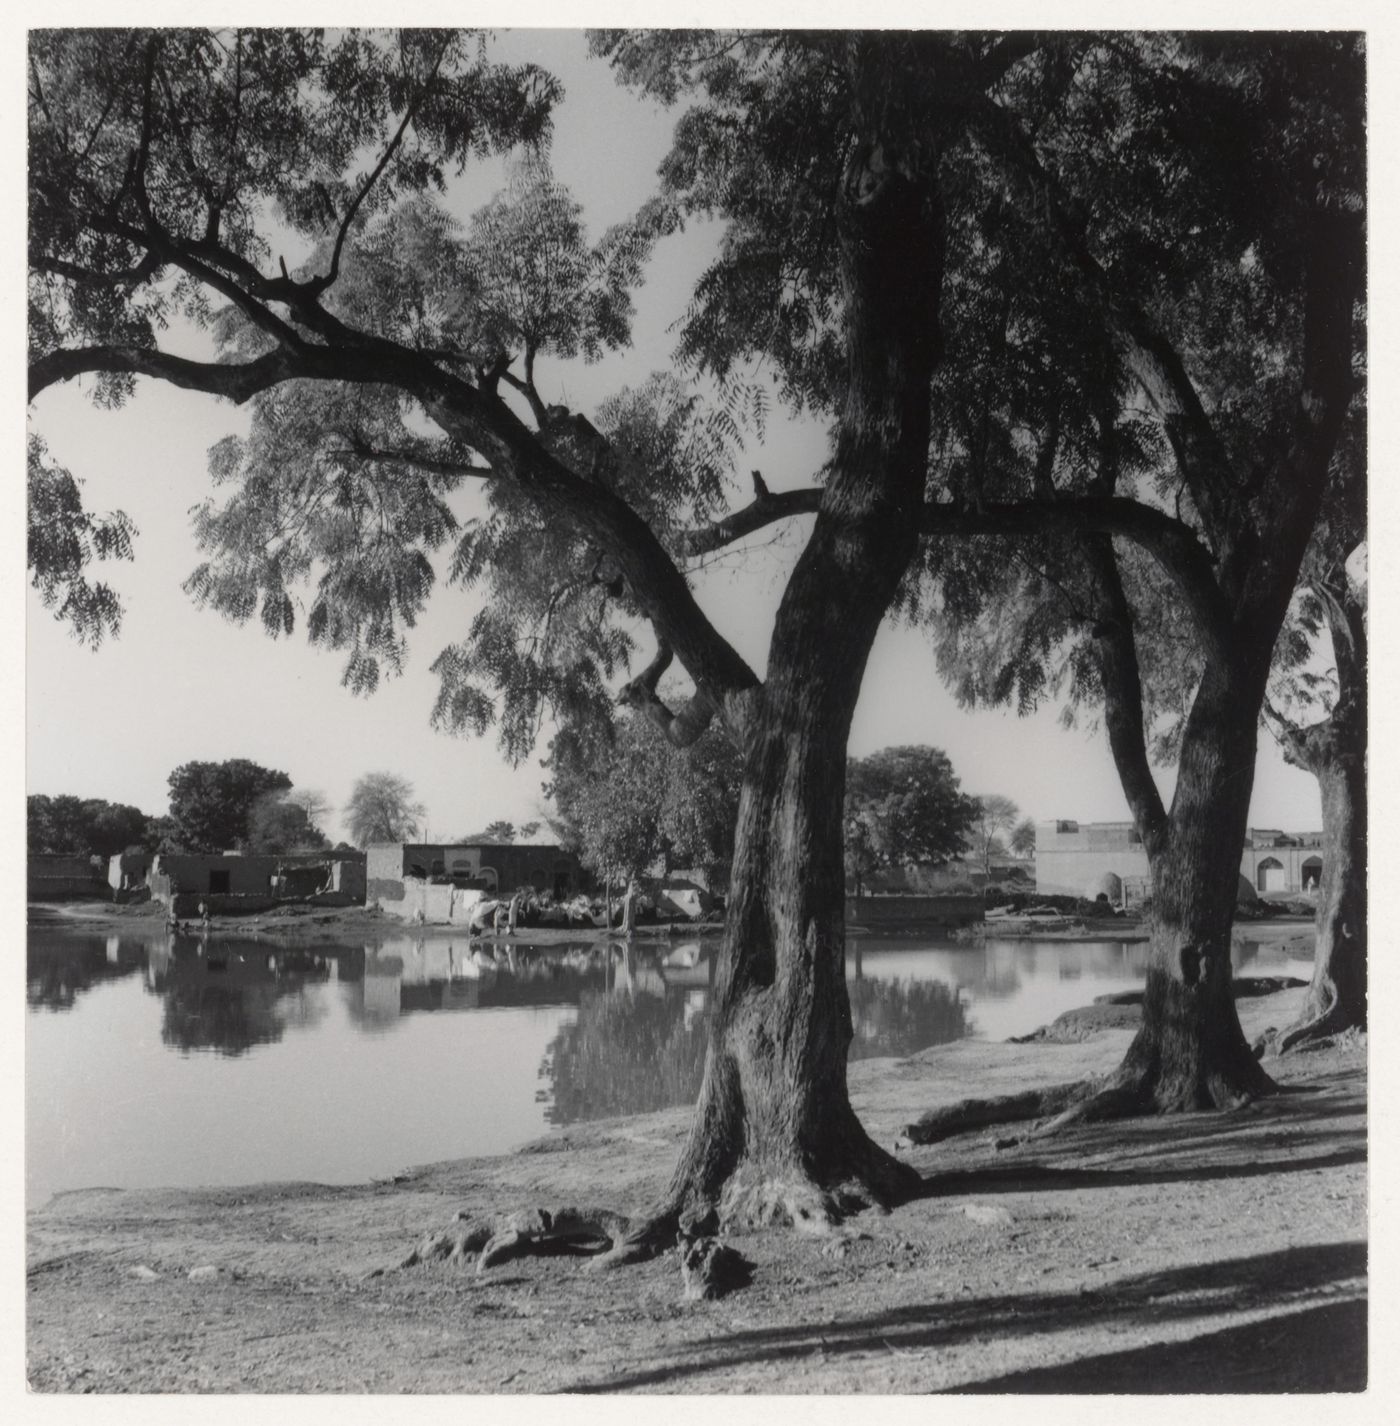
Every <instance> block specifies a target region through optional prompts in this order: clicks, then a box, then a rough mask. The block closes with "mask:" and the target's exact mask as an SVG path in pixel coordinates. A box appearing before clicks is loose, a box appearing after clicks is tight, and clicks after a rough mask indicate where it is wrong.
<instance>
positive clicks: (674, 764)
mask: <svg viewBox="0 0 1400 1426" xmlns="http://www.w3.org/2000/svg"><path fill="white" fill-rule="evenodd" d="M549 771H550V784H549V791H550V795H551V796H552V797H553V799H554V804H555V807H556V809H557V812H558V823H557V825H556V830H557V831H558V832H559V834H560V837H561V840H562V841H563V842H564V844H565V845H566V846H570V847H573V848H576V849H577V851H578V853H579V856H580V859H581V860H582V861H583V863H584V865H585V866H587V867H589V868H591V869H592V870H593V871H595V872H596V873H597V874H598V875H599V876H600V877H605V878H607V877H610V878H612V879H613V880H615V881H620V882H622V883H626V882H627V881H629V880H630V879H631V878H632V877H634V876H638V875H640V874H641V873H643V872H646V871H652V870H655V871H658V872H671V871H675V870H679V869H698V870H701V871H703V872H704V873H706V875H707V876H709V877H710V878H712V879H713V880H714V881H716V882H717V883H719V884H720V885H721V886H722V884H723V882H724V880H725V879H726V877H727V875H728V866H729V861H730V858H731V857H732V855H733V848H734V817H735V810H736V808H737V806H738V801H739V783H740V773H741V768H740V764H739V758H738V755H737V753H736V751H735V749H734V747H733V745H732V744H731V743H730V742H729V741H728V740H727V739H725V738H724V737H723V736H722V735H720V734H719V733H718V731H711V732H707V733H705V734H704V735H703V736H701V737H700V738H699V739H698V740H697V741H696V742H695V743H693V744H692V745H691V746H690V747H688V748H684V749H681V748H674V747H671V746H670V744H668V743H667V742H666V741H665V739H663V738H661V737H658V736H657V733H656V730H655V729H654V728H653V727H652V726H651V725H650V724H649V723H648V722H647V721H646V720H645V719H644V718H642V717H640V716H638V715H636V714H631V715H627V716H624V717H622V718H621V719H619V720H618V723H617V727H616V730H615V732H614V734H613V736H612V737H610V738H608V737H595V738H591V739H588V740H587V741H584V742H580V741H578V740H576V739H574V738H571V737H570V736H568V735H560V736H559V737H556V738H555V740H554V743H553V745H552V749H551V757H550V761H549Z"/></svg>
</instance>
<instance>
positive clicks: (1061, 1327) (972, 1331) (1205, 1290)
mask: <svg viewBox="0 0 1400 1426" xmlns="http://www.w3.org/2000/svg"><path fill="white" fill-rule="evenodd" d="M1365 1274H1366V1245H1365V1244H1364V1243H1355V1242H1339V1243H1326V1244H1318V1245H1314V1246H1308V1247H1297V1248H1286V1249H1282V1250H1280V1251H1277V1252H1272V1253H1259V1254H1256V1255H1253V1256H1250V1257H1244V1258H1231V1259H1226V1260H1225V1261H1223V1262H1211V1263H1195V1264H1189V1265H1187V1266H1184V1267H1179V1268H1172V1269H1169V1270H1166V1271H1163V1272H1152V1273H1143V1274H1139V1275H1137V1276H1135V1277H1127V1278H1123V1279H1121V1280H1120V1281H1118V1282H1110V1283H1106V1284H1105V1285H1104V1286H1103V1287H1101V1288H1099V1289H1096V1290H1094V1291H1090V1292H1084V1291H1076V1292H1057V1293H1042V1294H1036V1293H1026V1294H1023V1295H1017V1294H1003V1295H998V1296H995V1297H984V1298H974V1299H968V1300H958V1299H946V1300H939V1301H934V1302H928V1303H922V1304H918V1305H914V1306H908V1307H899V1308H894V1309H891V1310H890V1311H887V1312H881V1313H876V1314H873V1315H871V1316H869V1317H865V1318H860V1319H856V1320H852V1321H846V1322H834V1323H803V1324H794V1325H791V1326H784V1327H771V1328H760V1329H756V1330H750V1331H742V1332H735V1333H731V1334H730V1335H728V1336H726V1337H718V1338H712V1339H709V1340H706V1341H702V1342H695V1343H689V1344H680V1345H678V1346H675V1347H673V1348H671V1349H670V1350H672V1351H673V1352H674V1356H673V1357H672V1359H671V1360H668V1361H667V1362H666V1363H665V1364H664V1365H662V1366H658V1367H655V1368H646V1369H643V1370H639V1371H636V1372H632V1373H627V1374H618V1375H615V1376H610V1377H608V1378H606V1379H604V1380H601V1381H592V1382H575V1383H571V1384H570V1385H569V1386H568V1387H566V1388H564V1389H565V1390H567V1391H571V1392H616V1391H627V1390H629V1389H636V1388H640V1387H648V1386H665V1387H669V1388H671V1389H673V1390H679V1389H682V1388H683V1387H684V1386H685V1385H686V1383H687V1381H688V1380H690V1381H693V1380H695V1379H708V1380H710V1381H713V1380H714V1379H715V1378H716V1377H718V1376H722V1375H723V1374H724V1373H725V1372H728V1371H732V1370H734V1369H736V1368H739V1367H749V1366H755V1365H761V1364H764V1363H779V1362H784V1361H789V1360H792V1359H795V1358H799V1357H810V1356H811V1355H812V1354H813V1353H814V1352H818V1351H820V1352H821V1353H822V1354H823V1355H824V1356H825V1357H826V1358H827V1359H828V1360H831V1359H833V1358H837V1359H839V1358H841V1357H850V1358H852V1359H853V1358H855V1357H858V1356H862V1355H868V1354H883V1353H884V1352H886V1351H891V1352H895V1353H901V1352H918V1351H922V1350H926V1349H937V1348H946V1347H951V1346H956V1345H958V1344H960V1343H965V1342H969V1341H978V1342H981V1343H986V1344H990V1345H992V1346H994V1345H995V1344H996V1343H997V1342H998V1341H999V1340H1003V1341H1004V1340H1009V1339H1013V1338H1018V1337H1029V1336H1032V1335H1036V1334H1041V1335H1048V1334H1052V1333H1066V1332H1072V1331H1075V1330H1083V1329H1087V1328H1093V1327H1097V1326H1101V1325H1104V1324H1108V1323H1111V1324H1112V1325H1113V1327H1114V1329H1115V1330H1116V1331H1120V1332H1134V1331H1136V1332H1139V1333H1144V1334H1145V1333H1149V1332H1152V1331H1153V1330H1154V1329H1161V1328H1163V1327H1167V1326H1170V1325H1172V1324H1174V1323H1179V1322H1186V1321H1190V1320H1191V1319H1193V1318H1207V1317H1213V1316H1219V1315H1221V1314H1224V1313H1229V1312H1245V1311H1256V1312H1257V1311H1268V1310H1271V1309H1273V1310H1275V1311H1277V1310H1279V1309H1288V1308H1292V1309H1294V1314H1295V1315H1297V1313H1299V1312H1300V1311H1302V1310H1303V1309H1304V1308H1305V1307H1306V1308H1309V1309H1310V1308H1312V1307H1313V1306H1314V1305H1315V1304H1314V1303H1313V1302H1310V1301H1309V1299H1315V1298H1316V1297H1318V1296H1320V1295H1326V1294H1331V1293H1339V1292H1345V1293H1346V1294H1347V1295H1348V1296H1349V1297H1351V1298H1353V1299H1357V1298H1360V1297H1361V1294H1362V1293H1363V1291H1364V1288H1363V1287H1362V1281H1363V1280H1364V1278H1365ZM1327 1305H1328V1306H1331V1307H1335V1306H1338V1305H1341V1304H1337V1303H1331V1304H1327ZM1362 1318H1363V1322H1364V1313H1363V1314H1362ZM1264 1325H1266V1326H1267V1325H1268V1324H1264ZM1351 1326H1352V1330H1353V1333H1355V1321H1354V1320H1353V1321H1352V1324H1351ZM1263 1340H1267V1339H1266V1338H1261V1341H1263ZM1359 1340H1360V1341H1361V1342H1362V1343H1363V1347H1362V1352H1363V1360H1364V1341H1365V1337H1364V1329H1363V1331H1362V1333H1361V1334H1360V1337H1359ZM1158 1345H1160V1346H1162V1347H1164V1348H1165V1346H1166V1345H1168V1344H1158ZM1336 1345H1337V1344H1336V1342H1335V1340H1330V1339H1329V1340H1322V1341H1317V1342H1314V1340H1313V1339H1312V1338H1311V1337H1306V1338H1300V1339H1298V1340H1294V1339H1292V1338H1289V1339H1287V1340H1286V1341H1285V1343H1284V1346H1283V1347H1282V1348H1280V1349H1279V1350H1278V1351H1277V1352H1276V1353H1275V1355H1276V1356H1277V1358H1278V1362H1277V1365H1278V1367H1279V1370H1280V1371H1282V1370H1283V1369H1284V1366H1283V1362H1284V1359H1285V1358H1296V1357H1300V1356H1311V1357H1313V1358H1314V1359H1316V1367H1317V1370H1318V1371H1319V1372H1321V1371H1322V1370H1323V1363H1324V1362H1325V1361H1326V1360H1327V1359H1328V1358H1329V1356H1330V1355H1332V1354H1333V1353H1334V1351H1335V1348H1336ZM1135 1350H1136V1351H1139V1352H1146V1351H1147V1350H1148V1348H1147V1347H1143V1348H1138V1349H1135ZM1350 1360H1352V1361H1354V1360H1355V1354H1354V1352H1353V1354H1352V1356H1351V1358H1350ZM1294 1369H1301V1365H1300V1364H1299V1363H1297V1362H1294ZM1119 1370H1125V1368H1119ZM1128 1381H1132V1382H1133V1383H1134V1384H1133V1385H1132V1386H1129V1385H1125V1383H1126V1382H1128ZM712 1389H713V1388H712ZM987 1389H988V1390H992V1389H1001V1388H992V1387H988V1388H987ZM1004 1389H1005V1390H1014V1389H1015V1388H1013V1387H1006V1388H1004ZM1028 1389H1029V1388H1028ZM1117 1389H1119V1390H1136V1391H1144V1392H1146V1391H1156V1390H1158V1389H1159V1383H1158V1382H1157V1381H1156V1380H1155V1378H1154V1377H1152V1376H1151V1374H1150V1362H1149V1363H1148V1365H1145V1366H1144V1367H1143V1369H1142V1375H1141V1376H1140V1377H1126V1376H1125V1377H1122V1378H1120V1380H1119V1385H1118V1387H1117ZM1199 1389H1204V1388H1199ZM1318 1389H1321V1388H1318Z"/></svg>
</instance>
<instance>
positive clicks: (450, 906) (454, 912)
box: [365, 842, 594, 924]
mask: <svg viewBox="0 0 1400 1426" xmlns="http://www.w3.org/2000/svg"><path fill="white" fill-rule="evenodd" d="M365 871H366V888H365V900H366V903H367V904H368V905H370V906H378V907H380V908H381V909H382V910H384V911H387V912H389V913H390V914H391V915H395V916H402V917H405V918H406V919H409V920H423V921H447V922H452V921H460V922H463V923H464V924H465V922H467V921H468V920H469V919H470V916H471V912H472V911H473V909H474V908H475V907H476V905H477V904H478V903H479V902H480V901H481V900H482V899H483V897H492V898H505V897H508V896H512V895H514V893H515V892H517V891H533V892H535V893H537V894H539V895H548V896H550V897H551V898H552V899H553V900H555V901H567V900H568V899H569V898H570V897H573V896H577V895H578V894H579V893H580V892H584V893H588V892H591V891H592V890H593V885H594V883H593V877H592V875H591V874H590V873H589V872H588V871H587V869H586V868H585V867H584V866H583V864H582V863H581V862H580V861H579V859H578V857H577V856H576V855H575V854H574V853H573V852H569V851H565V850H564V849H563V848H562V847H557V846H553V845H543V846H537V845H534V844H527V843H519V842H500V843H486V842H475V843H471V844H461V843H450V844H449V843H434V842H381V843H377V844H375V845H374V846H371V847H370V848H369V850H368V852H367V853H366V868H365Z"/></svg>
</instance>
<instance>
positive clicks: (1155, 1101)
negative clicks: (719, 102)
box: [1111, 664, 1274, 1113]
mask: <svg viewBox="0 0 1400 1426" xmlns="http://www.w3.org/2000/svg"><path fill="white" fill-rule="evenodd" d="M1244 681H1247V680H1244ZM1241 682H1242V680H1241V679H1240V678H1239V677H1237V676H1232V675H1231V674H1230V673H1229V672H1227V671H1225V670H1222V669H1221V668H1220V667H1219V665H1218V664H1213V665H1212V666H1211V667H1210V668H1209V669H1208V670H1207V672H1206V674H1205V677H1204V679H1203V681H1202V685H1201V688H1200V690H1199V691H1198V693H1197V695H1196V699H1195V703H1194V705H1193V707H1192V711H1191V716H1190V719H1189V720H1188V723H1187V728H1186V733H1185V736H1184V738H1183V742H1182V750H1181V759H1180V763H1179V766H1178V771H1177V785H1176V795H1175V797H1174V799H1173V802H1172V809H1171V813H1170V816H1169V819H1168V826H1167V831H1166V836H1165V838H1164V839H1163V842H1162V845H1161V846H1160V847H1159V849H1157V850H1156V851H1155V854H1154V855H1153V856H1152V913H1151V918H1150V927H1151V938H1152V939H1151V952H1150V957H1149V961H1148V971H1147V986H1146V991H1145V993H1144V997H1143V1023H1142V1028H1141V1029H1140V1030H1139V1031H1138V1034H1137V1037H1136V1038H1135V1039H1134V1041H1133V1043H1132V1045H1131V1046H1130V1048H1129V1050H1128V1053H1127V1055H1126V1056H1125V1058H1124V1061H1123V1064H1122V1066H1121V1067H1120V1068H1119V1070H1118V1072H1117V1074H1116V1075H1115V1076H1114V1077H1113V1080H1112V1082H1111V1091H1112V1093H1113V1094H1116V1095H1119V1096H1124V1097H1126V1100H1127V1101H1128V1103H1129V1104H1134V1105H1135V1107H1138V1108H1141V1109H1146V1110H1156V1111H1158V1112H1163V1113H1170V1112H1174V1111H1179V1110H1191V1109H1224V1108H1230V1107H1233V1106H1235V1105H1237V1104H1239V1103H1241V1102H1242V1101H1243V1100H1245V1099H1247V1098H1249V1097H1251V1096H1253V1095H1256V1094H1263V1093H1268V1092H1269V1091H1270V1090H1271V1089H1273V1087H1274V1086H1273V1082H1272V1081H1271V1080H1270V1079H1269V1077H1268V1075H1266V1074H1265V1073H1264V1072H1263V1070H1261V1069H1260V1067H1259V1064H1258V1061H1257V1060H1256V1059H1255V1056H1254V1054H1253V1052H1252V1051H1251V1049H1250V1047H1249V1045H1248V1043H1247V1042H1246V1040H1245V1037H1244V1032H1243V1031H1242V1030H1241V1028H1240V1022H1239V1016H1238V1015H1237V1014H1236V1012H1235V1000H1234V994H1233V991H1232V989H1231V968H1230V936H1231V929H1232V926H1233V922H1234V911H1235V902H1236V898H1237V896H1238V894H1239V877H1240V848H1241V847H1242V846H1243V845H1244V838H1245V832H1246V824H1247V822H1248V818H1249V799H1250V793H1251V791H1252V789H1253V785H1254V760H1255V753H1256V743H1257V731H1256V718H1257V713H1256V710H1257V707H1258V701H1257V699H1254V700H1252V699H1251V698H1250V696H1249V691H1248V690H1247V689H1245V688H1243V687H1242V686H1241Z"/></svg>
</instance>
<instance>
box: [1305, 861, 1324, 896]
mask: <svg viewBox="0 0 1400 1426" xmlns="http://www.w3.org/2000/svg"><path fill="white" fill-rule="evenodd" d="M1300 871H1301V873H1302V878H1303V890H1304V891H1320V890H1321V889H1322V858H1321V857H1305V858H1304V859H1303V865H1302V867H1301V868H1300Z"/></svg>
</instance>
